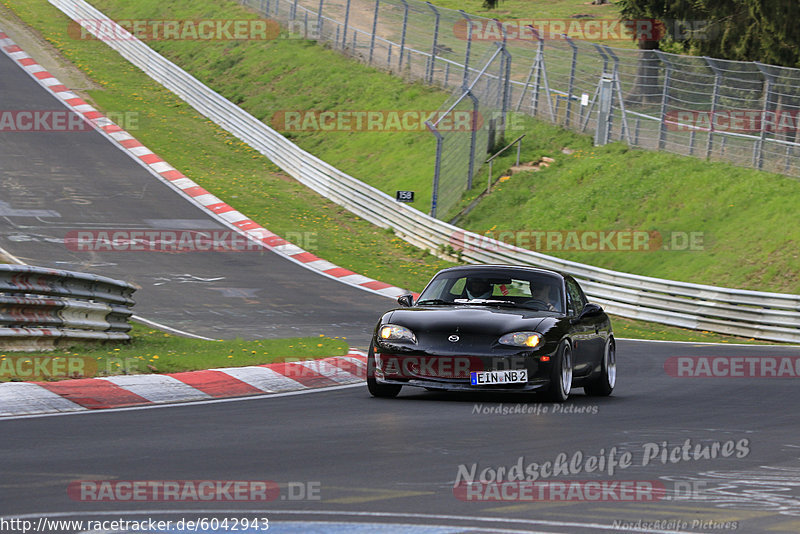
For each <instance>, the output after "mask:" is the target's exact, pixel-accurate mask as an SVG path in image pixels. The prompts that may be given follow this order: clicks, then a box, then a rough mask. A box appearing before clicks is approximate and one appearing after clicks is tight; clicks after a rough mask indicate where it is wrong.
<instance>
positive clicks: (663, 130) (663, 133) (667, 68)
mask: <svg viewBox="0 0 800 534" xmlns="http://www.w3.org/2000/svg"><path fill="white" fill-rule="evenodd" d="M655 52H656V56H658V59H660V60H661V63H662V64H663V65H664V89H663V90H662V91H661V112H660V113H661V127H660V128H659V132H658V149H659V150H664V146H666V144H667V101H668V100H669V84H670V81H671V78H672V64H671V63H670V62H669V60H668V59H667V58H666V57H664V55H663V52H659V51H658V50H656V51H655Z"/></svg>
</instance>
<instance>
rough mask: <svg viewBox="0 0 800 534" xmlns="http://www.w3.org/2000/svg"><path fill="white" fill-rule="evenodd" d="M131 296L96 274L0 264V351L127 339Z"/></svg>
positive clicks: (117, 283)
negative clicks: (0, 349)
mask: <svg viewBox="0 0 800 534" xmlns="http://www.w3.org/2000/svg"><path fill="white" fill-rule="evenodd" d="M134 291H136V288H135V287H134V286H132V285H131V284H128V283H127V282H122V281H119V280H114V279H111V278H106V277H105V276H98V275H96V274H87V273H76V272H71V271H60V270H55V269H45V268H42V267H31V266H28V265H0V348H2V349H3V350H34V349H42V348H53V347H55V346H57V345H64V344H70V343H73V342H77V341H104V340H106V341H108V340H127V339H130V336H129V335H128V331H130V329H131V325H130V324H128V319H129V318H130V316H131V314H132V313H133V311H132V310H131V307H132V306H133V304H134V301H133V299H132V298H131V295H132V294H133V292H134Z"/></svg>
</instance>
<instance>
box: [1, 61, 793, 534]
mask: <svg viewBox="0 0 800 534" xmlns="http://www.w3.org/2000/svg"><path fill="white" fill-rule="evenodd" d="M0 102H2V104H1V105H0V108H3V109H32V108H35V109H53V108H56V107H57V105H58V104H57V103H55V102H54V101H51V99H50V97H49V96H48V95H47V94H46V93H45V92H44V91H43V90H41V89H39V88H38V86H37V85H35V84H33V82H32V81H30V79H29V78H28V77H27V75H25V74H24V73H22V72H21V71H19V70H18V69H16V67H14V65H13V64H11V63H10V62H9V61H8V60H7V59H6V58H5V57H4V56H0ZM42 146H44V147H45V148H44V149H43V148H42ZM154 148H157V147H154ZM0 167H2V170H0V172H1V173H2V174H0V200H2V202H4V204H2V205H0V209H2V210H4V211H3V212H2V215H0V238H2V246H3V247H4V248H6V249H8V250H10V251H11V252H12V253H14V254H15V255H18V256H20V257H21V258H23V259H24V260H25V261H28V262H30V263H33V264H38V265H48V266H53V267H62V268H73V269H80V270H88V271H92V272H99V273H103V274H107V275H110V276H117V277H120V278H124V279H129V280H133V281H135V282H137V283H138V284H140V285H141V286H142V289H141V290H140V291H139V293H138V294H137V296H138V300H139V303H138V304H137V309H138V312H139V313H140V314H142V315H145V316H148V317H151V318H153V319H154V320H158V321H160V322H163V323H166V324H169V325H171V326H175V327H180V328H186V329H188V330H191V331H194V332H195V333H198V334H202V335H208V336H209V337H218V336H223V335H225V336H229V335H233V334H237V333H241V334H242V335H245V336H247V337H253V336H256V335H285V334H287V333H303V334H313V333H317V332H319V333H329V334H330V335H342V334H343V333H344V332H348V333H351V335H355V336H358V335H361V336H364V334H365V332H366V331H368V330H369V327H370V326H371V324H372V322H373V321H374V320H375V318H376V317H377V314H378V313H379V312H380V311H382V310H383V309H384V308H386V307H387V304H386V303H387V302H388V301H387V299H383V298H380V297H375V296H372V295H370V294H369V293H366V292H364V291H361V290H358V289H354V288H350V287H348V286H344V285H342V284H339V283H337V282H333V281H330V280H328V279H326V278H324V277H321V276H320V275H318V274H315V273H311V272H306V271H305V270H303V269H302V268H300V267H298V266H296V265H295V264H292V263H291V262H288V261H287V260H284V259H283V258H281V257H279V256H276V255H274V254H271V253H265V254H263V255H260V254H255V253H248V254H191V255H186V254H184V255H165V254H132V253H119V254H98V255H93V256H91V257H86V256H85V255H80V254H77V253H72V252H70V251H68V250H66V249H65V248H64V246H63V241H62V244H59V240H60V239H63V236H64V234H65V233H66V232H67V231H68V230H72V229H76V228H107V227H109V226H110V225H114V227H122V228H131V227H142V228H154V227H155V228H158V227H169V228H174V226H175V225H176V224H178V222H176V221H184V223H181V224H187V225H188V224H194V223H189V222H188V221H197V220H198V219H204V215H203V213H202V212H201V211H200V210H198V209H196V208H194V207H193V206H191V205H189V204H188V203H185V202H184V201H183V200H182V199H180V198H179V197H178V195H177V194H176V193H174V192H172V190H170V189H168V188H166V187H165V186H163V185H161V184H160V183H159V182H157V181H156V180H155V179H154V178H152V177H151V176H150V175H149V174H148V173H147V172H146V171H144V170H142V168H141V167H140V166H139V165H138V164H136V163H135V162H133V161H132V160H131V159H130V158H129V157H127V156H125V155H124V154H122V153H121V152H119V151H118V150H117V149H115V148H114V147H113V146H111V145H110V144H109V143H108V142H107V141H105V140H104V139H103V138H101V137H100V136H99V135H97V134H95V133H83V134H78V133H72V134H53V133H36V134H34V133H30V134H21V133H2V134H0ZM36 210H43V211H36ZM167 217H168V218H169V219H170V221H167V222H164V219H165V218H167ZM198 224H199V223H198ZM202 224H203V225H208V224H211V221H210V220H203V222H202ZM160 225H163V226H160ZM212 227H213V226H212ZM204 280H205V281H204ZM162 282H163V283H162ZM226 294H227V296H226ZM234 295H236V296H234ZM242 295H247V297H243V296H242ZM361 339H363V337H362V338H361ZM797 355H798V350H797V348H796V347H759V346H749V347H741V346H719V345H696V344H671V343H646V342H637V341H624V340H623V341H620V342H619V344H618V363H619V383H618V387H617V389H616V391H615V394H614V395H613V396H612V397H610V398H606V399H591V398H587V397H584V396H583V395H582V393H581V392H578V393H576V394H575V395H574V396H573V397H572V398H571V399H570V400H569V401H568V402H567V403H566V404H565V405H564V407H563V408H559V407H556V406H555V405H551V404H547V403H541V402H540V401H539V400H538V399H537V398H535V397H533V398H531V397H516V396H500V397H498V396H483V395H478V394H459V395H447V394H435V393H428V392H424V391H421V392H417V391H404V392H403V393H402V394H401V396H400V397H399V398H398V399H393V400H380V399H372V398H370V397H369V396H368V394H367V392H366V391H365V388H364V387H363V386H358V387H352V388H338V389H333V390H316V391H314V392H309V393H303V394H292V395H272V396H267V397H255V398H248V399H241V400H233V401H227V402H214V403H196V404H191V405H185V406H162V407H157V408H146V409H132V410H119V411H100V412H90V413H81V414H73V415H53V416H43V417H23V418H16V419H7V420H2V421H0V436H1V437H0V454H2V469H0V495H1V496H2V497H1V498H0V513H2V515H3V520H5V521H6V523H5V524H2V523H0V530H2V531H3V532H21V530H20V529H19V528H18V527H19V523H16V524H14V523H11V522H10V521H11V520H12V519H14V518H17V519H26V520H30V521H33V523H34V525H39V524H40V523H39V521H40V520H42V519H44V518H47V519H50V520H59V519H70V520H84V521H85V520H117V519H127V520H141V519H153V520H159V519H161V520H172V521H178V520H180V519H197V518H202V517H205V518H211V517H216V518H218V519H224V518H227V519H228V520H229V522H230V521H233V520H234V519H235V518H248V519H253V518H258V517H266V518H268V519H269V521H270V529H269V530H270V531H272V532H313V531H317V532H412V533H413V532H436V533H449V532H486V531H491V532H497V531H507V532H564V533H566V532H570V533H571V532H579V533H580V532H599V531H608V532H610V531H620V530H621V527H619V526H617V527H614V524H615V521H624V522H626V523H627V524H634V525H636V524H637V522H638V521H645V522H651V521H661V522H662V523H661V524H660V525H659V526H656V527H654V526H652V525H651V527H649V528H634V529H631V531H636V532H643V531H645V532H663V531H673V530H679V531H687V532H721V531H729V530H731V528H730V527H731V525H728V528H727V529H726V528H721V527H723V526H725V522H730V521H734V522H736V525H735V526H736V527H737V530H738V531H739V532H798V531H800V519H798V516H799V515H800V434H799V433H798V431H797V429H798V427H800V415H798V413H797V412H798V401H797V379H796V378H780V379H778V378H676V377H673V376H670V375H669V374H668V373H667V372H666V371H665V362H667V361H668V359H669V358H672V357H675V356H725V357H733V356H749V357H759V358H771V357H772V358H774V357H779V356H797ZM520 412H524V413H520ZM686 440H689V443H690V445H692V446H695V445H699V446H701V447H704V446H708V447H713V446H714V444H719V445H723V444H726V443H744V444H745V445H744V447H743V448H742V449H740V452H741V453H742V454H741V455H739V456H741V457H737V455H733V456H730V457H727V458H722V457H717V458H714V459H688V460H686V459H683V458H680V455H679V459H678V460H676V461H675V462H674V463H673V462H671V461H669V452H670V450H671V449H673V448H675V447H680V446H681V445H682V444H683V443H685V442H686ZM743 440H745V441H743ZM614 447H616V452H617V454H622V453H623V452H626V451H627V452H630V454H631V457H632V463H631V465H630V466H627V467H625V468H621V467H618V468H617V469H616V470H615V472H614V473H613V474H609V473H608V472H604V473H598V472H597V471H592V472H589V469H588V463H580V462H579V463H578V464H576V465H577V466H578V469H576V470H574V471H573V472H571V473H570V474H569V475H568V476H559V477H547V476H545V477H544V478H543V479H542V480H543V481H545V482H547V481H551V480H554V479H557V480H560V481H563V480H576V481H587V480H590V481H610V482H614V481H617V482H619V481H631V480H635V481H640V482H646V481H651V482H653V483H658V484H662V485H663V486H664V488H665V489H666V490H667V493H666V496H665V498H661V499H658V500H654V501H649V500H647V501H632V502H619V501H614V500H597V501H595V500H592V501H566V500H549V501H540V502H517V501H499V502H497V501H488V502H480V501H477V502H476V501H472V502H465V501H462V500H460V499H458V498H456V496H455V495H454V491H453V483H454V481H455V479H456V477H457V473H458V472H459V466H465V468H467V469H469V468H470V466H472V465H473V464H477V470H478V472H480V471H481V470H483V469H485V468H489V469H492V470H494V469H496V468H499V467H506V468H509V467H512V466H514V465H515V464H516V463H517V462H518V461H519V460H520V458H521V459H522V463H523V464H524V465H525V466H527V465H529V464H531V463H534V462H535V463H539V464H541V463H544V462H547V461H553V460H555V459H556V457H557V456H558V455H559V454H562V453H563V454H565V455H566V456H567V457H568V458H573V457H575V454H576V453H579V452H580V453H581V454H582V455H583V457H584V458H588V457H591V456H596V457H597V458H608V456H609V453H610V451H611V450H612V448H614ZM652 450H655V451H656V452H657V453H658V454H659V456H658V457H656V458H654V459H651V460H650V461H649V463H648V464H647V465H643V464H644V463H645V462H644V458H645V453H646V452H648V451H652ZM664 450H666V451H667V453H668V456H667V459H666V460H665V461H664V462H663V463H662V462H661V461H660V458H661V457H660V453H661V452H662V451H664ZM81 480H116V481H126V480H136V481H164V480H196V481H199V480H211V481H236V480H269V481H274V482H276V483H277V484H279V486H280V490H281V493H280V497H278V498H276V499H275V500H273V501H271V502H266V503H265V502H242V501H233V502H227V501H212V502H188V501H186V500H184V501H181V502H142V501H134V502H130V501H116V502H94V501H90V500H80V499H78V500H76V499H74V498H72V497H70V495H69V494H68V492H67V489H68V487H69V485H70V483H74V482H76V481H81ZM301 488H302V490H303V491H301ZM309 492H310V493H312V495H313V496H312V498H309V496H308V493H309ZM301 493H305V495H301ZM295 497H296V498H295ZM696 521H700V522H706V523H700V524H698V523H695V522H696ZM708 522H715V523H708ZM381 525H383V527H381ZM45 526H46V527H47V528H49V530H47V529H45V530H42V529H39V531H45V532H46V531H50V532H81V531H85V530H86V528H62V529H56V528H55V527H53V525H52V524H50V525H49V527H48V526H47V525H45ZM314 526H316V530H313V528H312V527H314ZM675 527H677V528H675ZM103 530H104V531H110V530H113V529H111V528H106V529H103ZM172 531H173V532H179V531H178V530H176V529H172ZM184 531H185V530H184ZM200 531H202V530H200ZM259 531H263V530H262V529H260V528H255V529H253V528H251V529H246V530H239V532H259ZM229 532H231V530H229Z"/></svg>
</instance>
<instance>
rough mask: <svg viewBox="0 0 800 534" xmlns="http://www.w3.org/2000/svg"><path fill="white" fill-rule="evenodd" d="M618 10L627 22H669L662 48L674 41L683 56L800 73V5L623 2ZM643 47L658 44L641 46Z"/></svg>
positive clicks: (792, 1)
mask: <svg viewBox="0 0 800 534" xmlns="http://www.w3.org/2000/svg"><path fill="white" fill-rule="evenodd" d="M618 4H619V5H620V7H621V14H622V16H623V18H633V19H637V18H653V19H657V20H661V21H664V22H666V28H667V35H665V36H664V39H662V42H663V41H664V40H666V41H670V40H674V42H675V44H677V45H678V47H679V48H680V49H683V51H692V52H696V53H698V54H700V55H705V56H711V57H717V58H722V59H735V60H741V61H761V62H763V63H770V64H773V65H782V66H785V67H800V25H798V24H797V21H798V20H800V2H798V1H797V0H619V1H618ZM682 29H685V30H686V31H685V33H684V32H683V31H680V30H682ZM676 30H678V31H676ZM639 47H640V48H644V49H648V48H651V47H653V44H652V43H648V42H642V41H640V42H639Z"/></svg>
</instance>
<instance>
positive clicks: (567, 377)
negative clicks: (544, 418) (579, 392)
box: [547, 341, 572, 402]
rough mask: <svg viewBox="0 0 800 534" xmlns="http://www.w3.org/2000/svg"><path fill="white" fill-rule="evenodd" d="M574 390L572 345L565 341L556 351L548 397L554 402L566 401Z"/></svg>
mask: <svg viewBox="0 0 800 534" xmlns="http://www.w3.org/2000/svg"><path fill="white" fill-rule="evenodd" d="M570 390H572V346H571V345H570V344H569V341H564V342H563V343H561V346H560V347H559V348H558V352H557V353H556V361H555V362H553V369H552V371H551V372H550V389H549V390H548V391H547V397H548V398H549V399H550V400H551V401H553V402H564V401H565V400H567V398H568V397H569V392H570Z"/></svg>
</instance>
